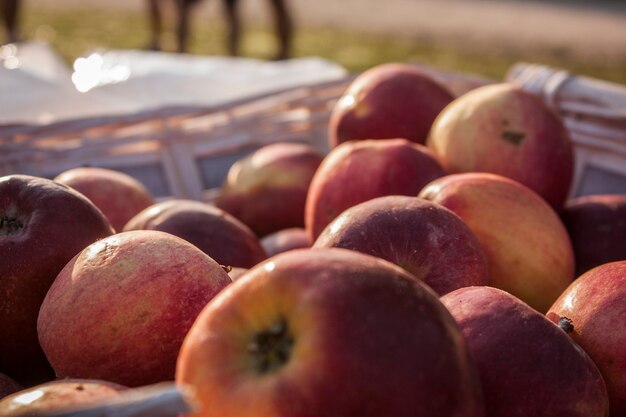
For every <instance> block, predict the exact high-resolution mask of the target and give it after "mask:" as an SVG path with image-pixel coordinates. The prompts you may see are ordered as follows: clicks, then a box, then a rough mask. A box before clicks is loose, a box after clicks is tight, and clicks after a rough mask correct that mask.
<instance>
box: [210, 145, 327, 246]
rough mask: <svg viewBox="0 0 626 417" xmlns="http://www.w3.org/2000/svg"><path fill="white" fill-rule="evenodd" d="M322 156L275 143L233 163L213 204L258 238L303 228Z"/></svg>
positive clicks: (307, 148)
mask: <svg viewBox="0 0 626 417" xmlns="http://www.w3.org/2000/svg"><path fill="white" fill-rule="evenodd" d="M322 159H323V155H322V154H321V153H320V152H319V151H318V150H316V149H315V148H313V147H312V146H310V145H306V144H299V143H275V144H272V145H267V146H264V147H262V148H260V149H259V150H257V151H256V152H254V153H252V154H251V155H248V156H247V157H245V158H243V159H240V160H239V161H237V162H235V163H234V164H233V166H232V167H231V168H230V170H229V171H228V176H227V178H226V181H225V182H224V184H223V186H222V189H221V192H220V194H219V196H218V197H217V199H216V201H215V205H217V206H218V207H219V208H221V209H223V210H226V211H227V212H229V213H231V214H232V215H233V216H235V217H237V218H238V219H239V220H241V221H242V222H244V223H245V224H247V225H248V226H249V227H250V228H251V229H252V230H253V231H254V232H255V233H256V234H257V235H258V236H261V237H262V236H265V235H268V234H270V233H272V232H276V231H278V230H281V229H286V228H289V227H303V226H304V202H305V199H306V194H307V190H308V188H309V183H310V182H311V178H312V177H313V174H314V173H315V170H317V167H318V165H319V164H320V162H321V161H322Z"/></svg>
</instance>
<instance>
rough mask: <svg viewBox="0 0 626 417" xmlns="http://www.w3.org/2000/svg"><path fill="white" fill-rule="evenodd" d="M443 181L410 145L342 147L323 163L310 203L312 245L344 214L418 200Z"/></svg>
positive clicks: (428, 156)
mask: <svg viewBox="0 0 626 417" xmlns="http://www.w3.org/2000/svg"><path fill="white" fill-rule="evenodd" d="M443 175H445V172H444V171H443V169H442V168H441V165H439V162H438V161H437V159H436V158H435V156H434V155H433V154H432V152H431V151H430V150H428V149H427V148H426V147H425V146H422V145H419V144H416V143H412V142H409V141H407V140H406V139H387V140H363V141H353V142H347V143H344V144H342V145H340V146H338V147H336V148H335V149H333V150H332V151H330V153H329V154H328V155H327V156H326V158H324V161H323V162H322V164H321V165H320V167H319V169H318V170H317V172H316V173H315V176H314V177H313V180H312V181H311V186H310V187H309V193H308V195H307V200H306V211H305V216H306V217H305V224H306V230H307V233H308V235H309V240H310V241H311V242H314V241H315V239H317V237H318V236H319V234H320V233H321V232H322V230H324V228H325V227H326V225H328V223H330V222H331V221H332V220H333V219H334V218H335V217H337V216H338V215H339V214H341V213H342V212H343V211H344V210H345V209H347V208H350V207H352V206H354V205H357V204H359V203H362V202H364V201H367V200H370V199H372V198H376V197H381V196H385V195H395V194H398V195H411V196H414V195H416V194H417V193H418V192H419V191H420V190H421V189H422V187H424V186H425V185H426V184H428V183H429V182H430V181H432V180H434V179H435V178H439V177H441V176H443Z"/></svg>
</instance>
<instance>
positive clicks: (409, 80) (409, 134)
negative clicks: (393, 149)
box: [329, 63, 454, 148]
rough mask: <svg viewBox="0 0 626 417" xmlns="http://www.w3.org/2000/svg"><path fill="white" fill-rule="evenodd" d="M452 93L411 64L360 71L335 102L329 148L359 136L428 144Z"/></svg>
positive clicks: (386, 65)
mask: <svg viewBox="0 0 626 417" xmlns="http://www.w3.org/2000/svg"><path fill="white" fill-rule="evenodd" d="M453 98H454V96H453V95H452V94H451V93H450V92H449V91H448V90H447V89H446V88H445V87H444V86H443V85H441V84H439V82H437V81H436V80H435V79H434V78H432V77H431V76H430V75H429V74H427V73H426V72H424V71H422V70H420V69H419V68H417V67H415V66H411V65H408V64H398V63H392V64H382V65H378V66H376V67H373V68H370V69H369V70H367V71H365V72H364V73H362V74H361V75H359V76H358V77H357V78H356V79H355V80H354V81H353V82H352V83H351V84H350V86H349V87H348V89H347V90H346V92H345V93H344V94H343V95H342V97H341V98H340V99H339V100H338V101H337V103H336V104H335V107H334V108H333V110H332V113H331V118H330V124H329V141H330V147H331V148H334V147H335V146H337V145H339V144H340V143H343V142H347V141H349V140H355V139H388V138H406V139H408V140H410V141H412V142H417V143H424V142H425V141H426V137H427V135H428V131H429V130H430V126H431V124H432V123H433V120H434V119H435V117H436V116H437V114H439V112H440V111H441V110H442V109H443V108H444V107H445V106H446V105H447V104H448V103H450V102H451V101H452V100H453Z"/></svg>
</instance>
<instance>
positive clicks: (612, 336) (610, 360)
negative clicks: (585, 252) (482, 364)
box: [547, 260, 626, 417]
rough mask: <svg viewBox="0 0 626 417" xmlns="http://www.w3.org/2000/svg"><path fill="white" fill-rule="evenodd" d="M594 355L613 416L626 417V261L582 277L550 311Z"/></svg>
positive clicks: (592, 271) (592, 357) (608, 265)
mask: <svg viewBox="0 0 626 417" xmlns="http://www.w3.org/2000/svg"><path fill="white" fill-rule="evenodd" d="M547 315H548V318H550V319H551V320H553V321H554V322H559V321H561V323H562V325H563V324H565V325H566V326H567V327H568V330H569V331H570V333H569V334H570V336H571V337H572V338H573V339H574V340H575V341H576V343H578V344H579V345H580V347H582V348H583V349H584V350H585V351H586V352H587V353H588V354H589V356H591V359H593V361H594V362H595V363H596V365H598V368H600V372H602V375H603V376H604V380H605V381H606V385H607V388H608V391H609V399H610V408H611V416H612V417H613V416H618V417H619V416H626V372H625V370H626V328H625V327H624V318H626V260H625V261H619V262H611V263H608V264H604V265H601V266H598V267H596V268H594V269H592V270H590V271H588V272H586V273H585V274H583V275H582V276H581V277H579V278H578V279H577V280H576V281H574V282H573V283H572V285H570V287H569V288H568V289H567V290H566V291H565V292H563V294H562V295H561V296H560V297H559V299H558V300H556V301H555V303H554V305H553V306H552V307H551V308H550V311H549V312H548V314H547Z"/></svg>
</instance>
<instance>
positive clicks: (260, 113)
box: [0, 77, 351, 199]
mask: <svg viewBox="0 0 626 417" xmlns="http://www.w3.org/2000/svg"><path fill="white" fill-rule="evenodd" d="M350 80H351V78H350V77H346V78H343V79H340V80H337V81H331V82H324V83H319V84H314V85H310V86H304V87H298V88H292V89H288V90H284V91H276V92H273V93H269V94H264V95H261V96H255V97H252V98H247V99H243V100H238V101H235V102H230V103H227V104H222V105H219V106H213V107H187V108H181V107H175V108H163V109H159V110H153V111H146V112H142V113H137V114H132V115H125V116H111V117H98V118H89V119H81V120H70V121H63V122H58V123H53V124H49V125H45V126H5V127H0V175H7V174H13V173H22V174H30V175H37V176H42V177H48V178H51V177H54V176H55V175H57V174H58V173H60V172H62V171H64V170H66V169H69V168H73V167H76V166H99V167H106V168H111V169H116V170H120V171H123V172H126V173H129V174H131V175H132V176H134V177H136V178H137V179H139V180H140V181H141V182H143V183H144V184H145V185H146V186H147V187H148V188H149V189H150V190H151V191H152V192H153V194H154V195H155V196H156V197H166V196H172V197H181V198H193V199H207V198H210V194H211V192H213V190H214V189H216V188H218V187H219V186H220V185H221V182H222V180H223V178H224V177H225V174H226V172H227V170H228V168H229V167H230V165H231V164H232V163H233V162H234V161H235V160H236V159H238V158H240V157H241V156H242V155H244V154H246V153H249V152H251V151H252V150H254V149H256V148H258V147H260V146H263V145H266V144H269V143H273V142H281V141H296V142H303V143H308V144H311V145H313V146H315V147H316V148H318V149H320V150H321V151H322V152H326V151H327V149H326V147H327V133H326V131H327V124H328V118H329V116H330V108H331V106H332V105H333V104H334V102H335V100H336V99H337V98H338V97H339V96H340V95H341V93H342V92H343V90H344V89H345V88H346V86H347V84H348V83H349V82H350ZM207 194H209V195H207Z"/></svg>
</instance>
